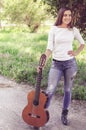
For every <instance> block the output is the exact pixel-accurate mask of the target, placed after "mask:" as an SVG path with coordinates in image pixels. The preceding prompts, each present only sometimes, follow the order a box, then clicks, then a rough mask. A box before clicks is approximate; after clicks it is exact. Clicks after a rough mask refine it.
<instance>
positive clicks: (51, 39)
mask: <svg viewBox="0 0 86 130" xmlns="http://www.w3.org/2000/svg"><path fill="white" fill-rule="evenodd" d="M53 46H54V27H51V29H50V31H49V34H48V44H47V49H49V50H51V51H52V50H53Z"/></svg>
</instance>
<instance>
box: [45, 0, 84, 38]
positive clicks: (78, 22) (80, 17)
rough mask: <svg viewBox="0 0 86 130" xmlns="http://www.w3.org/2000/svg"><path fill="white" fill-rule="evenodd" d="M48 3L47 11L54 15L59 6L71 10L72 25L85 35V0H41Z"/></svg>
mask: <svg viewBox="0 0 86 130" xmlns="http://www.w3.org/2000/svg"><path fill="white" fill-rule="evenodd" d="M43 2H44V4H48V5H49V6H50V8H49V9H48V11H50V12H51V14H53V16H54V17H56V15H57V12H58V10H59V8H61V7H65V6H68V7H70V8H71V9H72V10H73V16H74V25H75V26H77V27H79V28H80V31H81V32H83V35H84V37H85V36H86V0H43Z"/></svg>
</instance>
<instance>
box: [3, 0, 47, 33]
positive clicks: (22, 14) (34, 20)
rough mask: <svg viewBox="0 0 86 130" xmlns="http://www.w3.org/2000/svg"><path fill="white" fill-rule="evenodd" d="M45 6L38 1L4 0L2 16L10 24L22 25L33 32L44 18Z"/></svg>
mask: <svg viewBox="0 0 86 130" xmlns="http://www.w3.org/2000/svg"><path fill="white" fill-rule="evenodd" d="M45 6H46V5H45ZM45 6H43V3H42V2H41V1H40V0H37V1H36V2H34V1H33V0H15V1H13V0H4V11H5V13H4V14H5V17H7V18H8V19H9V20H10V21H11V22H13V23H20V24H21V23H22V24H23V23H24V24H26V25H27V26H28V27H29V28H30V29H31V31H32V32H34V31H36V30H37V28H38V27H39V26H40V24H41V21H42V20H44V19H45V17H46V13H45Z"/></svg>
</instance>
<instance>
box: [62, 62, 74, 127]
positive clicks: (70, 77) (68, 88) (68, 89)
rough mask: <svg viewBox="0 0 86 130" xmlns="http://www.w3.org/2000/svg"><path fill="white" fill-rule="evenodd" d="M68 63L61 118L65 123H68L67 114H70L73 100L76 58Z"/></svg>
mask: <svg viewBox="0 0 86 130" xmlns="http://www.w3.org/2000/svg"><path fill="white" fill-rule="evenodd" d="M70 63H71V64H69V63H68V68H67V69H65V70H64V99H63V110H62V116H61V120H62V123H63V124H64V125H67V124H68V120H67V114H68V107H69V104H70V102H71V95H72V94H71V93H72V86H73V81H74V76H75V75H76V72H77V65H76V62H75V60H73V61H72V62H70Z"/></svg>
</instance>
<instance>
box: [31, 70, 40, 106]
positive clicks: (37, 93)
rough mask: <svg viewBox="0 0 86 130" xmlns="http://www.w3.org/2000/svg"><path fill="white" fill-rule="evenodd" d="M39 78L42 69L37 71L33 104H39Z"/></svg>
mask: <svg viewBox="0 0 86 130" xmlns="http://www.w3.org/2000/svg"><path fill="white" fill-rule="evenodd" d="M41 79H42V69H40V72H39V73H38V76H37V83H36V89H35V96H34V101H33V104H34V105H38V104H39V95H40V85H41Z"/></svg>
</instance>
